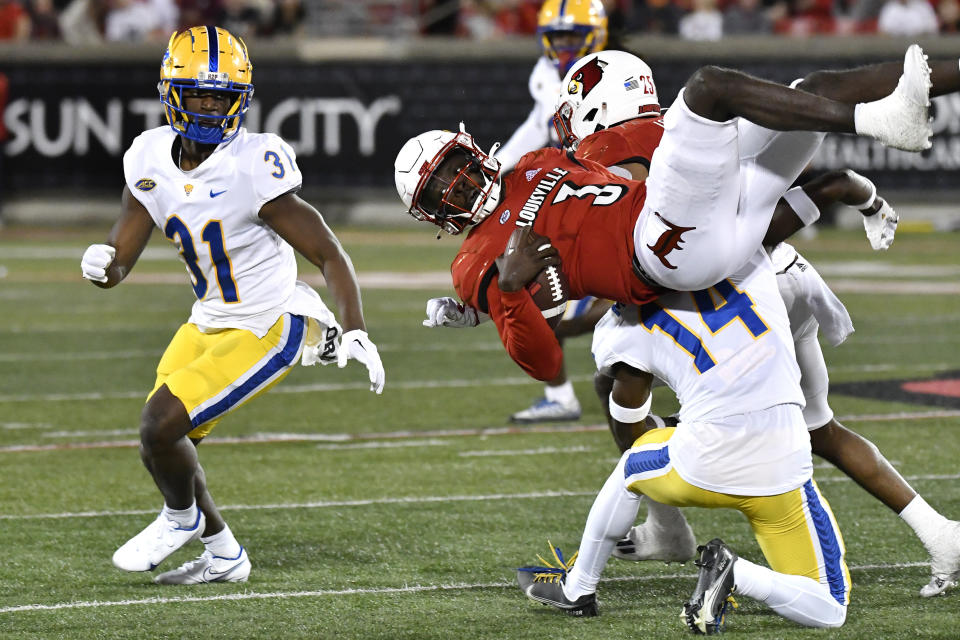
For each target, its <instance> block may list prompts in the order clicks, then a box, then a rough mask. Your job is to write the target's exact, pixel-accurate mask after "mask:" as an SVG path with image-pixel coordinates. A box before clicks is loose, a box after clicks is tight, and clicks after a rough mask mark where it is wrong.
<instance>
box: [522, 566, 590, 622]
mask: <svg viewBox="0 0 960 640" xmlns="http://www.w3.org/2000/svg"><path fill="white" fill-rule="evenodd" d="M565 577H566V573H565V572H559V571H555V570H554V571H551V570H550V568H548V567H521V568H519V569H517V583H518V584H519V585H520V590H521V591H523V594H524V595H525V596H527V597H528V598H530V599H531V600H533V601H534V602H539V603H540V604H548V605H550V606H552V607H556V608H557V609H560V610H561V611H563V612H564V613H565V614H567V615H568V616H575V617H578V618H592V617H594V616H596V615H599V612H598V611H597V595H596V594H595V593H588V594H587V595H585V596H580V597H579V598H577V599H576V600H568V599H567V597H566V596H565V595H563V579H564V578H565Z"/></svg>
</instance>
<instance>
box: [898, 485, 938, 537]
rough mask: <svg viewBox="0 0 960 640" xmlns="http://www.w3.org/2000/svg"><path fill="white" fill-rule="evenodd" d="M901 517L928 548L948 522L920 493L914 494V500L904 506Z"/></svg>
mask: <svg viewBox="0 0 960 640" xmlns="http://www.w3.org/2000/svg"><path fill="white" fill-rule="evenodd" d="M900 517H901V518H903V521H904V522H906V523H907V524H908V525H910V528H911V529H913V530H914V532H915V533H916V534H917V537H918V538H920V542H922V543H923V544H924V546H926V547H927V548H929V547H930V543H931V542H932V541H933V540H934V539H936V538H937V535H938V534H939V533H940V530H941V529H942V527H943V526H944V525H946V524H947V522H948V520H947V519H946V518H944V517H943V516H942V515H940V514H939V513H937V510H936V509H934V508H933V507H931V506H930V505H929V504H927V501H926V500H924V499H923V498H921V497H920V496H919V495H916V496H914V498H913V500H911V501H910V503H909V504H908V505H907V506H905V507H904V508H903V511H901V512H900Z"/></svg>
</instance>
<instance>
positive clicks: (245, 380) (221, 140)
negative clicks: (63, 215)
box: [81, 26, 384, 584]
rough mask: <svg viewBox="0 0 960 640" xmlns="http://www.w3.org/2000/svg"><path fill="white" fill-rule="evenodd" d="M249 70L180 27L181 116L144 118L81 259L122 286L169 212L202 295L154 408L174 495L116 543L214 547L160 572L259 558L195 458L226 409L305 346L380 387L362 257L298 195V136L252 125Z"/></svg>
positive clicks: (167, 94) (153, 469)
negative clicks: (114, 201)
mask: <svg viewBox="0 0 960 640" xmlns="http://www.w3.org/2000/svg"><path fill="white" fill-rule="evenodd" d="M252 75H253V65H252V64H251V62H250V58H249V56H248V54H247V47H246V45H245V44H244V43H243V41H242V40H240V39H239V38H237V37H235V36H233V35H231V34H230V33H229V32H228V31H226V30H225V29H222V28H219V27H212V26H205V27H193V28H190V29H187V30H186V31H182V32H178V33H174V34H173V35H172V36H171V38H170V42H169V44H168V46H167V51H166V53H165V54H164V57H163V62H162V64H161V69H160V84H159V85H158V89H159V91H160V99H161V101H162V103H163V105H164V111H165V113H166V118H167V122H168V123H169V126H164V127H159V128H156V129H151V130H149V131H145V132H144V133H142V134H141V135H140V136H138V137H137V138H136V139H135V140H134V142H133V144H132V145H131V146H130V149H128V150H127V152H126V154H125V155H124V159H123V167H124V176H125V181H126V186H125V187H124V190H123V197H122V214H121V216H120V219H119V220H118V221H117V222H116V224H115V225H114V227H113V229H112V230H111V232H110V236H109V238H108V240H107V243H106V244H96V245H92V246H90V247H89V248H88V249H87V251H86V252H85V253H84V256H83V260H82V262H81V269H82V274H83V277H84V278H87V279H88V280H90V281H92V282H93V283H94V284H96V285H97V286H99V287H101V288H110V287H113V286H115V285H117V284H119V283H120V282H121V281H122V280H123V278H124V277H125V276H126V275H127V274H128V273H129V272H130V270H131V269H132V268H133V266H134V264H135V263H136V261H137V258H138V257H139V256H140V253H141V252H142V251H143V249H144V247H145V246H146V245H147V242H148V240H149V238H150V234H151V232H152V231H153V229H154V227H158V228H159V229H160V231H161V232H162V233H163V235H164V236H165V237H166V238H167V239H168V240H169V241H170V242H172V243H173V244H175V245H176V246H177V248H178V249H179V251H180V257H181V259H182V260H183V262H184V264H185V265H186V268H187V273H188V276H189V278H190V283H191V285H192V287H193V292H194V294H196V297H197V301H196V302H195V303H194V305H193V310H192V312H191V314H190V318H189V320H188V321H187V322H186V324H184V325H183V326H181V327H180V329H179V330H178V331H177V333H176V335H175V336H174V337H173V340H172V341H171V342H170V345H169V346H168V347H167V349H166V351H165V352H164V354H163V357H162V358H161V360H160V363H159V365H158V366H157V378H156V383H155V385H154V389H153V391H152V392H151V393H150V395H149V398H148V400H147V403H146V406H145V407H144V410H143V413H142V415H141V423H140V453H141V458H142V460H143V463H144V465H145V466H146V467H147V470H148V471H149V472H150V474H151V475H152V476H153V480H154V482H155V483H156V485H157V487H158V488H159V489H160V492H161V493H162V494H163V498H164V507H163V510H162V511H161V512H160V514H159V516H158V517H157V518H156V519H155V520H154V521H153V522H152V523H151V524H150V525H148V526H147V527H146V528H145V529H144V530H143V531H141V532H140V533H139V534H137V535H136V536H134V537H133V538H131V539H130V540H129V541H128V542H126V543H125V544H124V545H123V546H121V547H120V548H119V549H118V550H117V551H116V553H114V555H113V563H114V565H116V566H117V567H118V568H120V569H123V570H125V571H152V570H153V569H154V568H156V566H157V565H159V564H160V563H161V562H162V561H163V560H164V559H165V558H166V557H168V556H169V555H170V554H171V553H173V552H174V551H176V550H177V549H178V548H180V547H182V546H183V545H184V544H186V543H188V542H190V541H191V540H194V539H196V538H198V537H199V538H200V539H201V540H202V541H203V543H204V545H205V550H204V552H203V554H202V555H201V556H200V557H199V558H197V559H196V560H193V561H191V562H187V563H186V564H184V565H183V566H181V567H180V568H178V569H174V570H172V571H168V572H166V573H163V574H161V575H159V576H157V578H156V581H157V582H159V583H161V584H196V583H201V582H219V581H224V582H238V581H245V580H246V579H247V577H248V576H249V574H250V566H251V565H250V560H249V558H248V556H247V552H246V551H245V550H244V548H243V547H242V546H240V544H239V543H238V542H237V540H236V538H235V537H234V536H233V533H232V532H231V531H230V528H229V527H228V526H227V524H226V523H225V522H224V521H223V518H222V517H221V516H220V513H219V511H218V510H217V507H216V505H215V504H214V502H213V499H212V498H211V496H210V493H209V491H207V487H206V478H205V476H204V472H203V469H202V468H201V466H200V464H199V462H198V458H197V451H196V445H197V444H199V442H200V441H201V440H202V439H203V438H204V437H205V436H206V435H207V434H209V433H210V431H211V430H212V429H213V427H214V426H215V425H216V424H217V422H219V420H220V419H221V418H222V417H223V416H224V415H226V414H227V413H229V412H230V411H232V410H234V409H236V408H237V407H238V406H240V405H241V404H243V403H245V402H246V401H248V400H250V399H251V398H253V397H255V396H256V395H259V394H261V393H263V392H264V391H266V390H267V389H269V388H270V387H272V386H273V385H274V384H276V383H277V382H279V381H280V380H281V379H282V378H283V377H284V376H286V374H287V373H288V372H289V371H290V369H291V367H292V366H293V365H294V364H295V363H296V362H297V360H302V361H303V363H304V364H312V363H315V362H318V361H319V362H322V363H324V364H326V363H328V362H333V361H336V362H337V363H338V365H339V366H341V367H343V366H345V365H346V364H347V361H348V360H349V359H350V358H354V359H357V360H359V361H360V362H362V363H363V364H364V365H365V366H366V367H367V369H368V371H369V377H370V385H371V386H370V388H371V390H372V391H376V393H380V392H381V391H382V389H383V383H384V372H383V366H382V364H381V363H380V357H379V355H378V353H377V349H376V346H375V345H374V344H373V343H372V342H371V341H370V339H369V338H368V337H367V334H366V330H365V324H364V319H363V307H362V303H361V300H360V289H359V286H358V284H357V279H356V274H355V273H354V270H353V264H352V263H351V261H350V258H349V256H347V254H346V253H345V252H344V251H343V248H342V247H341V246H340V243H339V242H338V240H337V238H336V236H334V234H333V232H332V231H330V229H329V228H328V227H327V225H326V224H325V223H324V221H323V218H322V217H321V216H320V215H319V213H318V212H317V211H316V209H314V208H313V207H312V206H310V205H309V204H307V203H306V202H304V201H303V200H301V199H300V198H299V197H298V196H297V195H296V192H297V191H298V190H299V188H300V185H301V181H302V176H301V174H300V171H299V169H298V167H297V164H296V158H295V156H294V153H293V150H292V149H291V148H290V146H289V145H287V144H286V143H285V142H284V141H283V140H281V139H280V138H279V137H278V136H275V135H273V134H254V133H248V132H247V131H246V130H245V129H244V128H243V127H242V124H243V118H244V115H245V113H246V111H247V108H248V107H249V106H250V99H251V97H252V96H253V84H252ZM294 249H296V250H297V251H298V252H300V253H301V254H302V255H303V256H304V257H305V258H307V259H308V260H309V261H310V262H312V263H313V264H315V265H316V266H317V267H319V268H320V270H321V271H322V272H323V276H324V278H325V280H326V282H327V285H328V287H329V289H330V293H331V295H332V296H333V298H334V300H335V302H336V305H337V311H338V315H339V318H340V323H339V324H338V322H337V320H336V318H335V317H334V314H333V313H332V312H331V311H330V310H328V309H327V307H326V306H325V305H324V303H323V301H322V300H321V299H320V296H319V295H318V294H317V293H316V292H315V291H313V290H312V289H311V288H310V287H309V286H307V285H306V284H304V283H302V282H299V281H298V280H297V266H296V260H295V256H294ZM341 325H342V327H343V330H345V333H343V334H342V337H341V335H340V334H341V332H342V330H341Z"/></svg>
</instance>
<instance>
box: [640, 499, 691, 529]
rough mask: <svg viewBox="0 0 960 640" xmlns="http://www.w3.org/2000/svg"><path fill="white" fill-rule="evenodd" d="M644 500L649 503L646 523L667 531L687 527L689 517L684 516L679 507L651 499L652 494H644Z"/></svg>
mask: <svg viewBox="0 0 960 640" xmlns="http://www.w3.org/2000/svg"><path fill="white" fill-rule="evenodd" d="M643 501H644V503H646V505H647V519H646V520H645V521H644V523H643V524H644V525H649V526H651V527H653V528H655V529H663V530H666V531H676V530H678V529H686V524H687V519H686V518H684V517H683V513H682V512H681V511H680V509H679V507H674V506H673V505H669V504H663V503H660V502H657V501H656V500H651V499H650V496H643Z"/></svg>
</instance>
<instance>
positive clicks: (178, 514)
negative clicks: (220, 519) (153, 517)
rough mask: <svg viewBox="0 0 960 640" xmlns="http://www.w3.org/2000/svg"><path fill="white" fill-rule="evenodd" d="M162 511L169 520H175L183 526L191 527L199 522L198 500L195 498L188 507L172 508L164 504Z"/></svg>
mask: <svg viewBox="0 0 960 640" xmlns="http://www.w3.org/2000/svg"><path fill="white" fill-rule="evenodd" d="M161 513H162V514H163V515H164V517H165V518H167V519H168V520H173V521H174V522H176V523H177V524H178V525H180V526H181V527H186V528H190V527H192V526H193V525H195V524H196V523H197V502H196V500H194V502H193V504H191V505H190V506H189V507H187V508H186V509H171V508H170V507H168V506H167V505H166V504H164V505H163V511H161Z"/></svg>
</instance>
